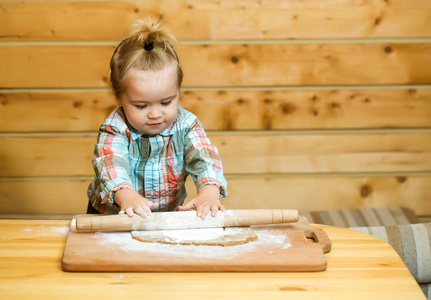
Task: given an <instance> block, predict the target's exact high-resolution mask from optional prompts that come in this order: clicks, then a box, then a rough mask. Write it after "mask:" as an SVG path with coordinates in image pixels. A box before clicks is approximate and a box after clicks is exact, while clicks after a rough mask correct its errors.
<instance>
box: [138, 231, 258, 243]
mask: <svg viewBox="0 0 431 300" xmlns="http://www.w3.org/2000/svg"><path fill="white" fill-rule="evenodd" d="M132 237H133V238H134V239H136V240H138V241H141V242H148V243H162V244H181V245H206V246H231V245H239V244H245V243H248V242H250V241H254V240H257V235H256V233H255V232H254V230H253V229H252V228H250V227H228V228H203V229H181V230H158V231H149V230H148V231H132Z"/></svg>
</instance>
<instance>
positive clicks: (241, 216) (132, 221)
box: [76, 209, 299, 231]
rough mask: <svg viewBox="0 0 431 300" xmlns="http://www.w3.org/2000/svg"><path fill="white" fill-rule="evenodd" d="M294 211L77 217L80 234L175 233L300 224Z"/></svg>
mask: <svg viewBox="0 0 431 300" xmlns="http://www.w3.org/2000/svg"><path fill="white" fill-rule="evenodd" d="M298 217H299V215H298V211H297V210H291V209H250V210H226V211H224V212H221V211H219V212H218V213H217V215H216V216H215V217H212V216H207V217H206V218H204V219H203V218H200V217H198V216H196V212H195V211H182V212H180V211H176V212H159V213H157V212H156V213H152V214H151V215H150V216H149V217H147V218H145V219H144V218H142V217H141V216H138V215H134V216H133V217H129V216H127V215H109V216H83V217H78V218H76V230H78V231H133V230H174V229H193V228H216V227H239V226H250V225H263V224H279V223H289V222H297V221H298Z"/></svg>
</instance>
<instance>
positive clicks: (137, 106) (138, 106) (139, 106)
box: [135, 104, 147, 109]
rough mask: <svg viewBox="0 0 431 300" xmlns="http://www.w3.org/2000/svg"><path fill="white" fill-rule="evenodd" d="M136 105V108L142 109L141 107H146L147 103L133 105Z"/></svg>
mask: <svg viewBox="0 0 431 300" xmlns="http://www.w3.org/2000/svg"><path fill="white" fill-rule="evenodd" d="M135 106H136V108H138V109H143V108H146V107H147V105H146V104H144V105H135Z"/></svg>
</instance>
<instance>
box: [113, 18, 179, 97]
mask: <svg viewBox="0 0 431 300" xmlns="http://www.w3.org/2000/svg"><path fill="white" fill-rule="evenodd" d="M174 45H176V39H175V36H174V35H173V34H172V33H171V32H170V31H169V30H168V29H166V28H165V24H164V23H163V22H162V21H161V20H157V21H153V20H151V19H150V18H146V19H141V20H137V21H135V23H134V24H133V25H132V27H131V29H130V34H129V37H128V38H126V39H124V40H123V41H122V42H121V43H120V44H119V45H118V46H117V48H116V49H115V51H114V54H113V56H112V58H111V69H110V81H111V86H112V89H113V91H114V94H115V96H116V97H117V98H120V96H121V95H122V94H123V92H124V88H125V84H124V82H123V79H124V76H125V74H126V72H127V71H128V70H129V69H130V68H136V69H138V70H143V71H147V70H151V71H157V70H161V69H163V68H164V67H166V66H167V65H169V64H171V63H174V64H176V66H177V77H178V87H179V88H180V87H181V83H182V80H183V72H182V70H181V67H180V64H179V59H178V55H177V53H176V51H175V49H174V47H173V46H174Z"/></svg>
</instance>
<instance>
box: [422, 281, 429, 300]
mask: <svg viewBox="0 0 431 300" xmlns="http://www.w3.org/2000/svg"><path fill="white" fill-rule="evenodd" d="M419 286H420V287H421V289H422V292H424V294H425V296H426V297H427V299H428V300H431V283H428V284H427V283H421V284H419Z"/></svg>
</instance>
